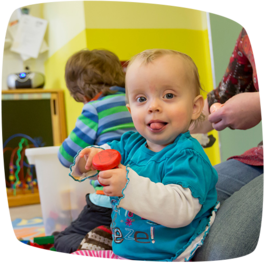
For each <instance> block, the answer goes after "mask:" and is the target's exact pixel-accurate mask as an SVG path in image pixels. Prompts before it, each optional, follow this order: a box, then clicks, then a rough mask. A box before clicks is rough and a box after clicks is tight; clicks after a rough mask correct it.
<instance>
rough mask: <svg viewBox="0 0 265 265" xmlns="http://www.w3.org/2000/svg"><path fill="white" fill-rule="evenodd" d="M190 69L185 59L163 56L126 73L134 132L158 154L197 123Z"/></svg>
mask: <svg viewBox="0 0 265 265" xmlns="http://www.w3.org/2000/svg"><path fill="white" fill-rule="evenodd" d="M188 69H189V68H188V64H187V62H185V61H184V59H183V58H182V57H180V56H178V55H174V56H172V55H164V56H162V57H160V58H158V59H155V60H154V61H153V62H152V63H147V64H143V63H141V61H139V60H136V61H134V62H133V64H132V65H131V66H130V67H129V68H128V71H127V73H126V92H127V97H128V100H129V104H127V107H128V109H129V111H130V112H131V115H132V119H133V122H134V125H135V128H136V129H137V131H138V132H139V133H140V134H141V135H142V136H143V137H144V138H145V139H146V140H147V145H148V148H149V149H151V150H153V151H155V152H159V151H160V150H162V149H163V148H164V147H165V146H167V145H168V144H170V143H172V142H174V140H175V139H176V137H177V136H178V135H179V134H180V133H184V132H186V131H188V128H189V126H190V122H191V120H192V119H195V117H194V99H195V89H194V87H193V84H192V81H191V80H190V78H189V76H190V74H189V73H187V72H186V71H188ZM190 71H191V70H190Z"/></svg>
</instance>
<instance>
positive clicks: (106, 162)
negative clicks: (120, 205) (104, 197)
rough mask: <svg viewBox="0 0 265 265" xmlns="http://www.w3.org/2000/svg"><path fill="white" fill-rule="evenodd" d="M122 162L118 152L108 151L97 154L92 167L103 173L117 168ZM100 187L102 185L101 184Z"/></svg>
mask: <svg viewBox="0 0 265 265" xmlns="http://www.w3.org/2000/svg"><path fill="white" fill-rule="evenodd" d="M120 162H121V154H120V153H119V152H118V151H117V150H114V149H107V150H103V151H102V152H99V153H97V154H96V155H95V156H94V157H93V160H92V165H93V167H94V168H95V169H96V170H98V171H103V170H108V169H114V168H117V167H118V166H119V164H120ZM99 183H100V182H99ZM100 185H102V184H101V183H100ZM102 186H106V185H102Z"/></svg>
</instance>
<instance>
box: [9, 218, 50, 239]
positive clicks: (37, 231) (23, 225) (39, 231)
mask: <svg viewBox="0 0 265 265" xmlns="http://www.w3.org/2000/svg"><path fill="white" fill-rule="evenodd" d="M12 226H13V229H14V232H15V235H16V237H17V238H18V239H20V238H23V239H24V240H30V241H32V240H33V238H34V237H42V236H45V230H44V224H43V219H42V218H40V217H35V218H32V219H29V220H26V219H21V218H18V219H16V220H14V221H13V222H12Z"/></svg>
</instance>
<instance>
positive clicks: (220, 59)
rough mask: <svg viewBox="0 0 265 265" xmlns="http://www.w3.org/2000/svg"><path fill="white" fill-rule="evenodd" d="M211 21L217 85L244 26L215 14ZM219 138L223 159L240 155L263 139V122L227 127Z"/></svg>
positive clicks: (220, 133) (211, 16)
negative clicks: (247, 125)
mask: <svg viewBox="0 0 265 265" xmlns="http://www.w3.org/2000/svg"><path fill="white" fill-rule="evenodd" d="M210 23H211V34H212V43H213V57H214V67H215V82H216V84H215V86H216V87H217V85H218V84H219V82H220V81H221V80H222V77H223V75H224V73H225V70H226V67H227V65H228V62H229V58H230V56H231V54H232V52H233V49H234V46H235V43H236V39H237V37H238V35H239V33H240V31H241V29H242V26H241V25H240V24H238V23H236V22H235V21H233V20H230V19H227V18H225V17H222V16H218V15H215V14H210ZM250 41H251V40H250ZM254 55H255V51H254ZM219 139H220V143H221V160H222V161H225V160H226V159H227V158H228V157H230V156H233V155H240V154H242V153H243V152H245V151H246V150H248V149H249V148H252V147H254V146H256V145H257V144H258V143H259V142H260V141H261V140H262V124H261V123H260V124H258V125H257V126H256V127H254V128H252V129H249V130H247V131H241V130H235V131H232V130H230V129H228V128H227V129H225V130H223V131H221V132H219Z"/></svg>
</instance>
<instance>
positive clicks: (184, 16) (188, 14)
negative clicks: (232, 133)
mask: <svg viewBox="0 0 265 265" xmlns="http://www.w3.org/2000/svg"><path fill="white" fill-rule="evenodd" d="M61 3H62V5H63V3H64V2H61ZM79 7H80V5H79ZM83 8H84V10H83V14H80V17H81V18H80V20H82V15H84V17H85V29H84V30H83V31H81V32H79V33H78V34H76V36H74V37H72V39H71V40H70V41H69V42H68V43H66V44H65V45H64V46H63V47H61V48H59V49H58V50H57V51H55V52H54V54H53V55H51V56H50V58H49V59H48V60H47V62H46V64H45V69H46V72H45V73H46V79H47V83H46V88H62V89H64V90H65V91H66V93H65V96H66V115H67V129H68V133H69V132H70V131H71V130H72V129H73V128H74V125H75V121H76V118H77V116H78V115H79V114H80V112H81V109H82V104H80V103H76V102H74V100H73V99H72V98H70V96H69V93H68V92H67V90H66V86H65V81H64V66H65V63H66V60H67V59H68V58H69V56H71V54H73V53H74V52H76V51H78V50H80V49H82V48H86V47H87V48H89V49H96V48H97V49H100V48H104V49H108V50H111V51H113V52H114V53H116V54H117V55H118V57H119V58H120V60H129V59H130V58H131V57H132V56H133V55H134V54H136V53H138V52H141V51H143V50H145V49H150V48H168V49H175V50H179V51H181V52H184V53H187V54H189V55H190V56H191V57H192V58H193V60H194V61H195V63H196V64H197V66H198V69H199V74H200V77H201V83H202V86H203V88H204V89H205V90H206V91H210V90H212V89H213V77H212V71H211V70H212V69H211V58H210V49H209V40H208V29H207V20H206V13H204V12H200V11H196V10H191V9H184V8H179V7H171V6H163V5H154V4H141V3H127V2H91V1H84V2H83ZM80 12H81V11H80ZM76 19H78V16H75V20H76ZM75 23H77V22H75ZM78 23H79V24H81V25H82V23H81V22H78ZM62 30H67V29H62ZM73 35H74V34H73ZM50 37H52V36H50ZM56 38H58V36H56ZM204 96H205V95H204ZM214 136H215V137H216V138H217V140H218V134H217V133H214ZM217 142H218V141H217ZM206 153H207V154H208V156H209V157H210V160H211V162H212V164H217V163H219V162H220V155H219V147H218V144H217V143H216V144H215V145H214V147H212V148H209V149H206Z"/></svg>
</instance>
